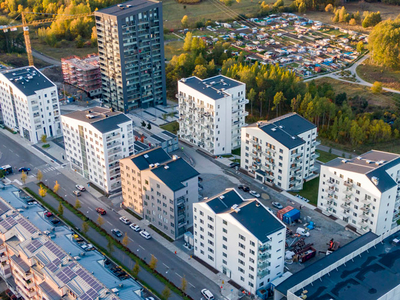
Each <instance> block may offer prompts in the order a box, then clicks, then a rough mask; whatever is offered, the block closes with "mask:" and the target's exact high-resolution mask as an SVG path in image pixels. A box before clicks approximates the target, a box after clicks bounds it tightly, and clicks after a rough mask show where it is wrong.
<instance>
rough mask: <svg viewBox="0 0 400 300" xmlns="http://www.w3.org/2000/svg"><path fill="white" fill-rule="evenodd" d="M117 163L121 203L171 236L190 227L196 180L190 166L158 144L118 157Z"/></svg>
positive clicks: (177, 234) (173, 237) (176, 235)
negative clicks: (157, 145) (119, 158)
mask: <svg viewBox="0 0 400 300" xmlns="http://www.w3.org/2000/svg"><path fill="white" fill-rule="evenodd" d="M120 167H121V182H122V198H123V204H124V206H125V207H127V208H129V209H131V210H132V211H134V212H135V213H137V214H138V215H140V216H142V217H143V218H144V219H146V220H148V221H149V222H151V223H152V224H153V225H154V226H155V227H157V228H158V229H159V230H161V231H162V232H164V233H165V234H166V235H168V236H169V237H171V238H172V239H174V240H175V239H177V238H180V237H181V236H183V234H184V233H185V232H187V230H188V229H189V228H190V227H192V224H193V215H192V212H193V207H192V206H193V203H195V202H197V201H198V182H199V181H198V175H199V173H198V172H197V171H196V170H195V169H194V168H192V167H191V166H190V165H189V164H188V163H186V162H185V161H184V160H183V159H182V158H180V157H178V156H176V155H173V156H172V157H170V156H169V155H168V154H167V153H166V152H165V151H164V150H163V149H162V148H160V147H158V148H154V149H151V150H148V151H145V152H142V153H140V154H137V155H134V156H131V157H127V158H125V159H122V160H121V161H120Z"/></svg>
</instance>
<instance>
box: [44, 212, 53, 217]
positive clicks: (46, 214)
mask: <svg viewBox="0 0 400 300" xmlns="http://www.w3.org/2000/svg"><path fill="white" fill-rule="evenodd" d="M44 216H45V217H48V218H50V217H52V216H53V213H51V212H49V211H46V212H45V213H44Z"/></svg>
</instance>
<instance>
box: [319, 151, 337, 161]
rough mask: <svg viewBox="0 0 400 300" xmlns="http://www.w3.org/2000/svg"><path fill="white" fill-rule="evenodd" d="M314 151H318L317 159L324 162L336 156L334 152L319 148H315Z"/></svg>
mask: <svg viewBox="0 0 400 300" xmlns="http://www.w3.org/2000/svg"><path fill="white" fill-rule="evenodd" d="M316 152H318V153H319V157H318V160H319V161H322V162H324V163H326V162H328V161H331V160H332V159H335V158H336V157H338V156H337V155H335V154H332V153H329V152H325V151H321V150H316Z"/></svg>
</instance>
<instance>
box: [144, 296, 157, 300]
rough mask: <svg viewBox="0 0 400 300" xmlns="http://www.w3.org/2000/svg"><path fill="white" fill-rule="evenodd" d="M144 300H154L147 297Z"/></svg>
mask: <svg viewBox="0 0 400 300" xmlns="http://www.w3.org/2000/svg"><path fill="white" fill-rule="evenodd" d="M144 300H155V299H154V298H153V297H147V298H146V299H144Z"/></svg>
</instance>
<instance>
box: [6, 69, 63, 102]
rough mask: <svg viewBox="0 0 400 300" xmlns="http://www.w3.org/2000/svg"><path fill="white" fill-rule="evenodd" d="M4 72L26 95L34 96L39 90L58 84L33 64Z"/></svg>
mask: <svg viewBox="0 0 400 300" xmlns="http://www.w3.org/2000/svg"><path fill="white" fill-rule="evenodd" d="M2 74H3V75H4V76H5V77H6V78H7V79H8V80H9V81H10V82H11V83H12V84H13V85H14V86H15V87H16V88H17V89H19V90H20V91H21V92H22V93H24V94H25V96H32V95H35V92H36V91H37V90H42V89H46V88H50V87H55V86H56V85H55V84H54V83H53V82H51V81H50V80H49V79H48V78H47V77H46V76H44V75H43V73H42V72H40V71H39V70H38V69H36V67H33V66H27V67H22V68H18V69H11V70H7V71H4V72H2Z"/></svg>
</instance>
